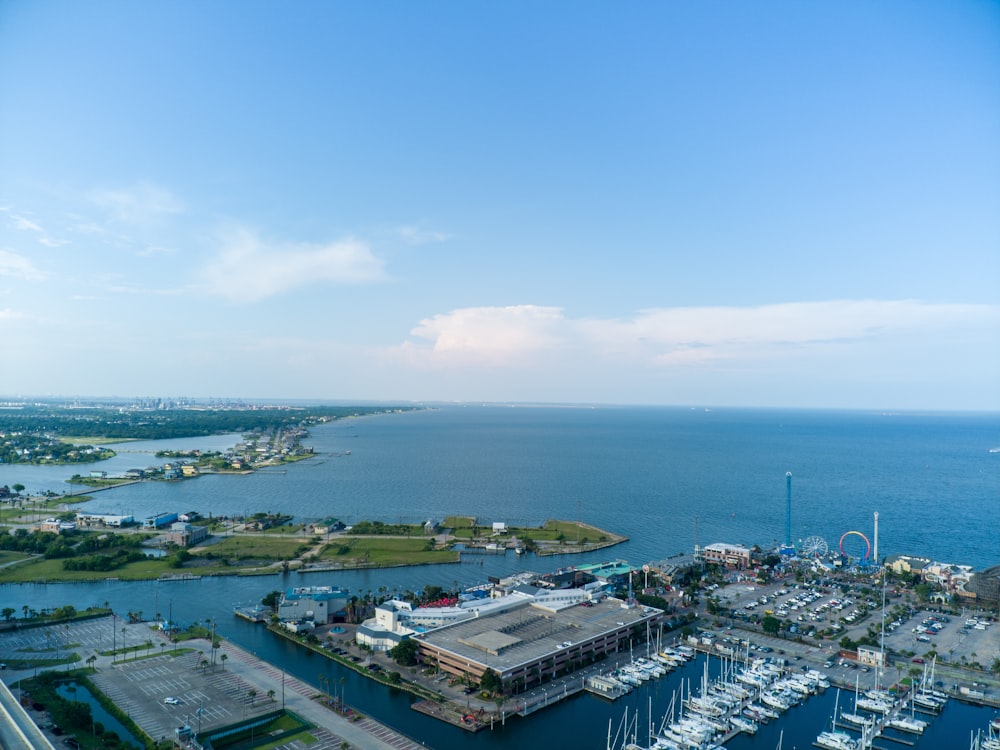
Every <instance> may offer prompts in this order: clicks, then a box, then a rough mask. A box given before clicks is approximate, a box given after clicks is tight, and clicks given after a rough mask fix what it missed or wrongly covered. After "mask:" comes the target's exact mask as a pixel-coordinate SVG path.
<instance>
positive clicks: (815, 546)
mask: <svg viewBox="0 0 1000 750" xmlns="http://www.w3.org/2000/svg"><path fill="white" fill-rule="evenodd" d="M829 551H830V547H829V545H827V543H826V539H824V538H823V537H821V536H811V537H807V538H806V540H805V541H804V542H802V556H803V557H813V558H816V557H826V553H827V552H829Z"/></svg>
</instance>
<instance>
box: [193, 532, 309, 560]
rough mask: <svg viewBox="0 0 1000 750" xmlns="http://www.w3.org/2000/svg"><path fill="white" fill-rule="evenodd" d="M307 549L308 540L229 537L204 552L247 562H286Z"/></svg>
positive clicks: (269, 537) (272, 537)
mask: <svg viewBox="0 0 1000 750" xmlns="http://www.w3.org/2000/svg"><path fill="white" fill-rule="evenodd" d="M303 546H304V547H308V546H309V540H308V539H303V538H301V537H299V538H288V537H281V536H241V535H236V536H230V537H226V538H225V539H223V540H222V541H221V542H219V543H218V544H213V545H211V546H209V547H206V548H205V550H204V552H202V553H200V554H201V555H204V554H205V553H211V554H212V555H214V556H216V557H228V558H243V559H247V560H286V559H292V558H295V557H297V556H298V555H299V554H300V552H299V548H300V547H303Z"/></svg>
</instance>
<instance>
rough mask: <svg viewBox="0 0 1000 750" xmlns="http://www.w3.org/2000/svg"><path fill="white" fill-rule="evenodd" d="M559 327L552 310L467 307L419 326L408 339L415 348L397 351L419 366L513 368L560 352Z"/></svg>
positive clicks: (560, 322) (408, 346)
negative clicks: (553, 351)
mask: <svg viewBox="0 0 1000 750" xmlns="http://www.w3.org/2000/svg"><path fill="white" fill-rule="evenodd" d="M565 327H566V320H565V318H564V317H563V314H562V311H561V310H560V309H559V308H556V307H539V306H537V305H511V306H508V307H468V308H463V309H460V310H453V311H451V312H449V313H442V314H439V315H435V316H433V317H431V318H427V319H425V320H422V321H420V323H419V325H417V327H416V328H414V329H413V330H412V331H411V332H410V333H411V334H412V335H413V336H415V337H417V338H418V339H421V343H415V342H410V343H406V344H404V345H403V346H402V347H401V348H400V349H399V350H398V351H399V352H400V353H402V354H404V355H405V357H406V358H407V359H408V360H409V361H410V362H411V363H412V364H415V365H422V366H431V367H434V366H448V365H473V366H481V365H485V366H503V365H518V364H524V363H526V362H527V361H528V360H529V359H531V358H532V357H535V356H537V355H539V354H540V353H542V352H545V351H550V350H553V349H556V348H559V347H561V346H562V345H563V343H564V342H565V341H566V333H567V332H566V331H565ZM424 342H429V344H428V343H424Z"/></svg>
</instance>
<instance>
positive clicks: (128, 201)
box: [88, 182, 184, 227]
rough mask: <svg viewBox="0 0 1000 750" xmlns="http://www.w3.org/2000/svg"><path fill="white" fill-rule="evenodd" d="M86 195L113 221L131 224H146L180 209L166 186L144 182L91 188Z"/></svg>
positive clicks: (182, 208)
mask: <svg viewBox="0 0 1000 750" xmlns="http://www.w3.org/2000/svg"><path fill="white" fill-rule="evenodd" d="M88 197H89V198H90V200H91V202H92V203H93V204H94V205H96V206H97V207H98V208H101V209H103V210H104V211H106V212H107V213H108V214H109V215H110V216H111V218H112V219H114V220H115V221H118V222H120V223H122V224H128V225H132V226H143V227H144V226H149V225H151V224H155V223H156V222H158V221H160V220H161V219H162V218H163V217H166V216H170V215H172V214H178V213H181V212H182V211H183V210H184V207H183V205H182V204H181V202H180V201H179V200H178V199H177V198H176V197H175V196H174V195H173V194H172V193H171V192H170V191H169V190H167V189H165V188H162V187H159V186H158V185H153V184H152V183H148V182H140V183H138V184H136V185H133V186H132V187H130V188H126V189H114V190H112V189H104V190H94V191H91V193H90V194H89V196H88Z"/></svg>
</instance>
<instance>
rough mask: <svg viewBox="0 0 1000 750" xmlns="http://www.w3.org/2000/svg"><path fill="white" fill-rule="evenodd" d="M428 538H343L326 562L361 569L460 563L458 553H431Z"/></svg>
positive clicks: (325, 551)
mask: <svg viewBox="0 0 1000 750" xmlns="http://www.w3.org/2000/svg"><path fill="white" fill-rule="evenodd" d="M427 541H428V540H427V538H426V537H420V538H413V539H396V538H389V539H387V538H385V537H377V536H376V537H368V536H365V537H343V538H342V539H338V540H337V541H335V542H331V543H330V544H328V545H327V546H326V547H325V548H324V549H323V553H322V555H321V558H322V559H323V561H324V562H333V563H342V564H343V565H345V566H347V567H351V566H357V565H366V564H367V565H375V566H383V567H384V566H390V565H423V564H427V563H443V562H456V561H457V560H458V553H457V552H452V551H451V550H428V549H427Z"/></svg>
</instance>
